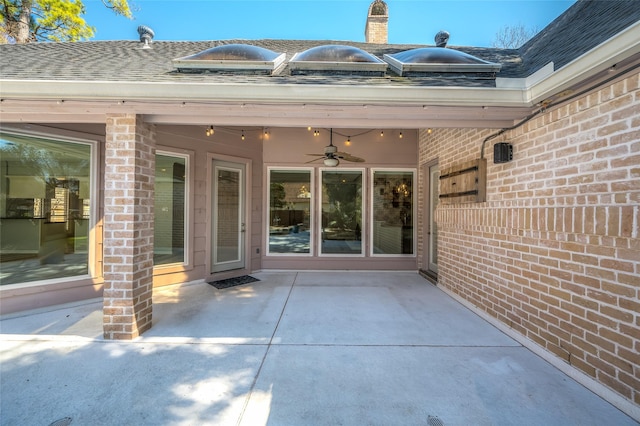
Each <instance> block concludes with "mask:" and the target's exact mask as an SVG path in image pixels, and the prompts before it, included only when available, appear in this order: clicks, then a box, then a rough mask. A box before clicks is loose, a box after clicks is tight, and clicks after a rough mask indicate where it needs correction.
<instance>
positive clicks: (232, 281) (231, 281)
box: [207, 275, 260, 290]
mask: <svg viewBox="0 0 640 426" xmlns="http://www.w3.org/2000/svg"><path fill="white" fill-rule="evenodd" d="M256 281H260V280H259V279H257V278H254V277H252V276H251V275H243V276H241V277H234V278H227V279H226V280H218V281H207V284H210V285H212V286H214V287H215V288H217V289H218V290H222V289H223V288H229V287H235V286H237V285H242V284H249V283H254V282H256Z"/></svg>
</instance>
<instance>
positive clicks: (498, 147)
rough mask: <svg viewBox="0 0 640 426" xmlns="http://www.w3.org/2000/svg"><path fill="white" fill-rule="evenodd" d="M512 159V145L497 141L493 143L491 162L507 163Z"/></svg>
mask: <svg viewBox="0 0 640 426" xmlns="http://www.w3.org/2000/svg"><path fill="white" fill-rule="evenodd" d="M511 160H513V145H511V144H510V143H507V142H498V143H497V144H495V145H493V163H494V164H498V163H508V162H509V161H511Z"/></svg>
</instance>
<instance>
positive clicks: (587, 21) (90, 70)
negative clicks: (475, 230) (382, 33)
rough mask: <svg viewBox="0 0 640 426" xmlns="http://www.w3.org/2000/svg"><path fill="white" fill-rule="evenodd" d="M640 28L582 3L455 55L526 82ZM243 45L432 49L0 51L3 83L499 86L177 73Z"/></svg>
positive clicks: (589, 0) (622, 9) (632, 14)
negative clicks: (188, 63) (521, 35)
mask: <svg viewBox="0 0 640 426" xmlns="http://www.w3.org/2000/svg"><path fill="white" fill-rule="evenodd" d="M638 20H640V7H638V0H610V1H597V0H579V1H578V2H576V3H575V4H574V5H573V6H572V7H571V8H569V10H567V12H565V13H564V14H563V15H561V16H560V17H559V18H557V19H556V20H555V21H553V22H552V23H551V24H550V25H549V26H548V27H547V28H545V29H544V30H542V31H541V32H540V33H539V34H538V35H536V36H535V37H533V38H532V39H531V40H530V41H529V42H527V43H526V44H525V45H524V46H523V47H522V48H520V49H497V48H482V47H452V49H456V50H459V51H461V52H464V53H468V54H470V55H473V56H476V57H478V58H480V59H483V60H485V61H488V62H493V63H500V64H501V65H502V69H501V70H500V72H499V73H498V74H497V77H502V78H510V77H514V78H515V77H526V76H528V75H530V74H532V73H533V72H535V71H536V70H538V69H539V68H540V67H542V66H544V65H546V64H547V63H549V62H551V61H553V62H554V64H555V69H558V68H560V67H561V66H563V65H565V64H567V63H568V62H570V61H571V60H573V59H575V58H577V57H578V56H580V55H582V54H583V53H585V52H587V51H588V50H589V49H592V48H593V47H595V46H597V45H598V44H600V43H602V42H603V41H605V40H607V39H608V38H610V37H612V36H613V35H614V34H616V33H618V32H620V31H621V30H623V29H624V28H626V27H628V26H630V25H631V24H633V23H634V22H637V21H638ZM231 43H245V44H251V45H255V46H260V47H264V48H267V49H270V50H273V51H275V52H278V53H285V54H286V61H288V60H289V59H291V57H292V56H293V55H294V54H295V53H298V52H302V51H305V50H307V49H309V48H312V47H315V46H319V45H325V44H344V45H350V46H354V47H358V48H360V49H363V50H365V51H367V52H369V53H371V54H373V55H375V56H377V57H378V58H380V59H382V57H383V55H384V54H394V53H398V52H402V51H406V50H410V49H414V48H418V47H426V45H410V44H371V43H362V42H345V41H334V40H313V41H310V40H270V39H265V40H218V41H155V42H153V43H152V45H151V49H143V48H142V46H143V44H142V43H140V42H139V41H137V40H136V41H88V42H76V43H32V44H25V45H7V44H5V45H0V77H1V78H3V79H19V80H61V81H62V80H66V81H114V82H117V81H129V82H131V81H135V82H175V83H180V82H219V83H249V84H270V85H273V84H332V85H368V86H376V85H385V86H401V87H402V86H465V87H494V86H495V81H494V79H493V78H491V77H489V78H487V76H486V75H478V74H473V73H433V74H429V75H428V76H412V77H400V76H397V75H396V74H394V73H393V72H392V71H388V72H387V73H386V74H385V75H384V76H382V77H374V76H357V75H342V74H339V73H335V74H331V73H327V74H323V75H291V73H290V71H289V69H288V66H287V65H285V66H284V67H283V68H282V69H279V70H277V71H276V72H275V73H274V74H273V75H259V74H247V73H238V72H214V73H210V72H206V73H181V72H178V71H177V70H176V69H175V67H174V65H173V63H172V60H173V59H177V58H182V57H185V56H188V55H192V54H195V53H198V52H201V51H204V50H206V49H209V48H211V47H215V46H219V45H223V44H231Z"/></svg>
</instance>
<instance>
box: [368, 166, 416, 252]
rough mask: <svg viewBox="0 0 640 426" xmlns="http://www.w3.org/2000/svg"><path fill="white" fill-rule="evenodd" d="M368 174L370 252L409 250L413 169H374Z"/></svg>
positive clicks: (411, 231) (412, 203) (412, 205)
mask: <svg viewBox="0 0 640 426" xmlns="http://www.w3.org/2000/svg"><path fill="white" fill-rule="evenodd" d="M372 174H373V178H372V180H373V188H372V196H371V199H372V205H373V206H372V216H373V221H372V229H371V232H372V243H371V246H372V247H371V250H372V254H373V255H400V254H413V252H414V248H413V246H414V244H413V218H414V216H415V214H414V208H413V207H414V202H413V197H414V190H413V189H414V186H413V181H414V172H413V171H398V170H374V171H373V172H372Z"/></svg>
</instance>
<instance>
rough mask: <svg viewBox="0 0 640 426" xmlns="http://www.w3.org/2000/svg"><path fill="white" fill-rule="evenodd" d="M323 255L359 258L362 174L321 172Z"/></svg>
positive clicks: (360, 250) (357, 172)
mask: <svg viewBox="0 0 640 426" xmlns="http://www.w3.org/2000/svg"><path fill="white" fill-rule="evenodd" d="M321 226H322V246H321V253H323V254H362V172H360V171H332V170H331V171H330V170H323V171H322V225H321Z"/></svg>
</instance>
